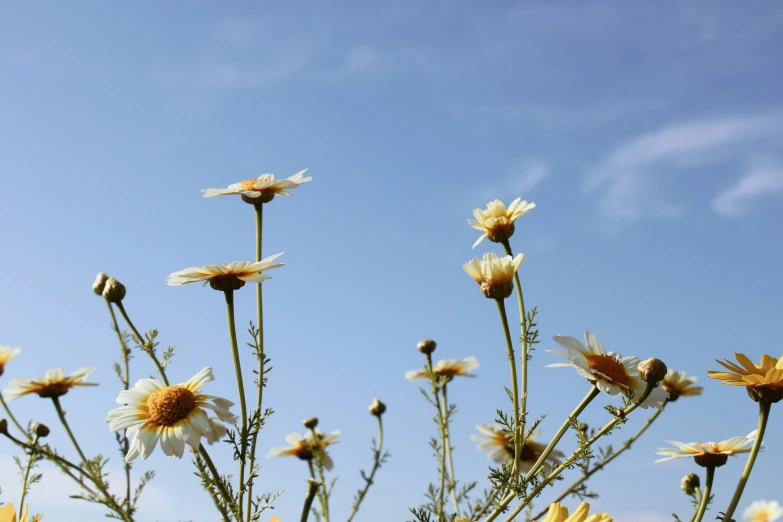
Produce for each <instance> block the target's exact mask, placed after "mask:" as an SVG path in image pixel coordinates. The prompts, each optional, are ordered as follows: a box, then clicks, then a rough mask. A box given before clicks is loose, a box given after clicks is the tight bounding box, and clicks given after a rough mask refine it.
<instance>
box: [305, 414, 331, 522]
mask: <svg viewBox="0 0 783 522" xmlns="http://www.w3.org/2000/svg"><path fill="white" fill-rule="evenodd" d="M310 433H311V434H312V436H313V444H314V445H315V447H316V452H315V455H314V458H315V467H316V469H317V470H318V477H319V478H320V482H321V484H323V485H324V489H323V491H322V492H321V493H320V498H321V515H323V517H324V521H325V522H329V490H328V489H327V487H326V475H325V474H324V466H323V462H322V460H321V459H322V458H323V455H322V454H321V449H320V445H319V437H318V432H316V431H315V428H310ZM308 462H310V463H311V464H310V466H311V468H312V461H308ZM310 471H311V473H312V469H311V470H310Z"/></svg>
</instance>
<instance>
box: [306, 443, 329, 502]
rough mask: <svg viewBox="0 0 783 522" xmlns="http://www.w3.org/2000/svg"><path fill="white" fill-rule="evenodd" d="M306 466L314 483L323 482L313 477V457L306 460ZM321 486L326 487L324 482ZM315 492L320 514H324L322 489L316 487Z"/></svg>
mask: <svg viewBox="0 0 783 522" xmlns="http://www.w3.org/2000/svg"><path fill="white" fill-rule="evenodd" d="M313 440H316V439H313ZM307 467H308V468H310V480H311V481H312V482H314V483H316V484H323V483H322V482H319V481H318V479H317V478H315V466H313V459H310V460H308V461H307ZM323 486H324V489H326V484H323ZM316 492H317V493H318V505H320V506H321V515H322V516H325V515H324V513H325V512H326V508H325V507H324V506H325V502H324V493H323V492H322V491H319V490H318V488H316ZM310 505H311V506H312V505H313V503H312V502H310Z"/></svg>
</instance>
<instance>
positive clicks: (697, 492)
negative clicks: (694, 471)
mask: <svg viewBox="0 0 783 522" xmlns="http://www.w3.org/2000/svg"><path fill="white" fill-rule="evenodd" d="M694 494H695V495H696V511H694V512H693V516H691V520H690V522H693V521H694V520H696V513H698V512H699V506H700V505H701V499H703V498H704V495H703V494H702V492H701V488H694Z"/></svg>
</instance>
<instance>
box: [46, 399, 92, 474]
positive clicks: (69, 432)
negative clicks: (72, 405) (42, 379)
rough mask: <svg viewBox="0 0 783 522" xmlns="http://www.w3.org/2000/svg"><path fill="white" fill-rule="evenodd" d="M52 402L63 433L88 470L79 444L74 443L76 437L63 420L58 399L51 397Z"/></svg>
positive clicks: (61, 408)
mask: <svg viewBox="0 0 783 522" xmlns="http://www.w3.org/2000/svg"><path fill="white" fill-rule="evenodd" d="M52 402H53V403H54V409H55V410H57V416H58V417H60V422H61V423H62V425H63V427H64V428H65V432H66V433H67V434H68V438H70V439H71V443H72V444H73V447H74V448H76V452H77V453H78V454H79V457H80V458H81V459H82V463H83V464H84V466H85V467H86V468H87V469H90V465H89V462H88V460H87V457H85V456H84V452H83V451H82V448H81V447H80V446H79V443H78V442H76V437H74V435H73V432H72V431H71V427H70V426H68V421H67V420H65V412H64V411H63V407H62V406H61V405H60V398H59V397H52Z"/></svg>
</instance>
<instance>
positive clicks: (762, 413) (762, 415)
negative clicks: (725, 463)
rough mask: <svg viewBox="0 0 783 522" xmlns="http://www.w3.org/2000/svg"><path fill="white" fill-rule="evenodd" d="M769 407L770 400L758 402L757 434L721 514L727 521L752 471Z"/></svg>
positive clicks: (765, 427)
mask: <svg viewBox="0 0 783 522" xmlns="http://www.w3.org/2000/svg"><path fill="white" fill-rule="evenodd" d="M771 407H772V404H771V403H770V402H766V401H765V402H759V427H758V434H757V435H756V440H755V441H754V442H753V447H752V448H751V450H750V455H749V456H748V462H747V463H746V464H745V470H744V471H743V472H742V476H741V477H740V480H739V483H738V484H737V489H736V490H734V496H733V497H732V498H731V504H729V507H728V508H726V514H725V515H723V520H725V521H727V522H728V521H730V520H731V516H732V515H733V514H734V511H735V510H736V509H737V505H738V504H739V501H740V498H742V492H743V491H744V490H745V484H746V483H747V482H748V478H750V472H751V471H753V464H754V463H755V462H756V455H758V454H759V450H760V449H761V439H763V438H764V431H766V429H767V421H768V420H769V410H770V408H771Z"/></svg>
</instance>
